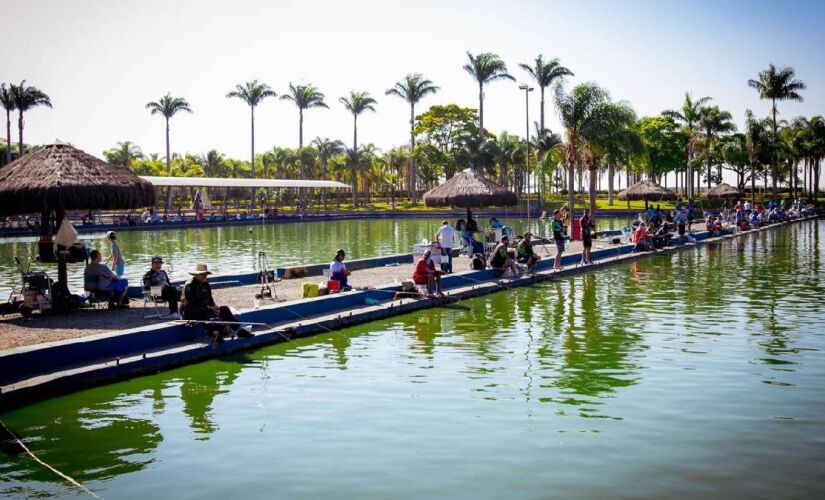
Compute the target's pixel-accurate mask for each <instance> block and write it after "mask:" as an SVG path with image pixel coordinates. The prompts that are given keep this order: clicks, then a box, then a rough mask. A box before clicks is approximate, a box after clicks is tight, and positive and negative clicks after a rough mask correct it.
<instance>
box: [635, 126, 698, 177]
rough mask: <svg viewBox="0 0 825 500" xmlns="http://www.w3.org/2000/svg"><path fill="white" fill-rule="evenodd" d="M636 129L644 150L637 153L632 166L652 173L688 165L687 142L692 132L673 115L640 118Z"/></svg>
mask: <svg viewBox="0 0 825 500" xmlns="http://www.w3.org/2000/svg"><path fill="white" fill-rule="evenodd" d="M635 128H636V131H637V132H638V136H639V139H640V140H641V144H642V152H641V154H637V155H634V156H633V157H632V160H631V163H630V164H631V168H632V169H633V170H634V171H636V172H644V173H647V174H648V175H661V174H665V173H667V172H674V171H677V170H682V169H684V168H685V166H686V165H685V163H686V161H685V151H684V148H685V144H686V143H687V141H688V132H687V131H686V130H684V129H682V128H681V127H679V125H678V124H677V123H676V121H675V120H674V119H673V118H671V117H669V116H650V117H645V118H642V119H641V120H639V122H638V123H637V124H636V127H635Z"/></svg>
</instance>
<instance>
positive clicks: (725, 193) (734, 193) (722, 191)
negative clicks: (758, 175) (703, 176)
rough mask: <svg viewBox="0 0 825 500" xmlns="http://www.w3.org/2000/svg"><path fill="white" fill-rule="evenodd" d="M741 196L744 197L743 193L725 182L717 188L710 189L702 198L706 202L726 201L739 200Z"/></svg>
mask: <svg viewBox="0 0 825 500" xmlns="http://www.w3.org/2000/svg"><path fill="white" fill-rule="evenodd" d="M740 196H742V192H741V191H739V190H738V189H736V188H735V187H733V186H731V185H730V184H726V183H724V182H723V183H722V184H719V185H718V186H716V187H713V188H711V189H708V190H707V191H705V192H704V193H703V194H702V197H703V198H705V199H706V200H726V199H730V198H738V197H740Z"/></svg>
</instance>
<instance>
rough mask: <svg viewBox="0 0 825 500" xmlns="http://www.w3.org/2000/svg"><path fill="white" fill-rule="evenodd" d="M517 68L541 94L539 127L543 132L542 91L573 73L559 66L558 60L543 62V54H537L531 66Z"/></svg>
mask: <svg viewBox="0 0 825 500" xmlns="http://www.w3.org/2000/svg"><path fill="white" fill-rule="evenodd" d="M519 67H521V69H523V70H524V71H526V72H527V74H529V75H530V76H531V77H532V78H533V80H535V81H536V85H538V87H539V91H540V92H541V118H540V119H539V127H540V129H541V130H544V129H545V128H544V90H545V89H546V88H547V87H549V86H550V85H552V84H553V82H555V81H557V80H562V79H563V78H564V77H565V76H573V72H572V71H570V70H569V69H567V68H565V67H564V66H562V65H561V62H560V61H559V59H558V58H554V59H551V60H550V61H548V62H545V61H544V54H539V55H538V57H536V60H535V61H534V62H533V65H532V66H531V65H529V64H523V63H522V64H519Z"/></svg>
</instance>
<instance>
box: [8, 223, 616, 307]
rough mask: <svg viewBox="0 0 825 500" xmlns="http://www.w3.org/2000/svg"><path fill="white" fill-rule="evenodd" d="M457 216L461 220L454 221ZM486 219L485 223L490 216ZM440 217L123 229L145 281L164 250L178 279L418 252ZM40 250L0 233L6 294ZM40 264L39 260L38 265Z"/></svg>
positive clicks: (137, 276)
mask: <svg viewBox="0 0 825 500" xmlns="http://www.w3.org/2000/svg"><path fill="white" fill-rule="evenodd" d="M502 221H503V222H504V224H506V225H509V226H510V227H512V228H513V229H514V230H515V231H519V232H523V231H524V230H525V227H526V220H524V221H522V220H516V219H502ZM452 222H455V221H452ZM479 222H480V223H484V224H486V222H487V219H482V220H481V221H479ZM440 223H441V219H395V220H392V219H355V220H343V221H325V222H307V223H287V224H267V225H254V226H234V227H233V226H226V227H211V228H197V229H195V228H191V229H169V230H159V231H131V232H130V231H124V232H121V233H120V234H119V235H118V240H119V242H120V247H121V250H122V251H123V254H124V257H125V259H126V278H128V279H129V281H130V283H134V284H137V283H139V282H140V280H141V278H142V276H143V273H145V272H146V271H147V270H148V266H149V264H148V263H149V261H150V260H151V258H152V256H153V255H162V256H163V257H164V260H165V262H167V265H166V268H167V271H171V274H170V275H171V277H172V279H173V280H176V279H178V280H183V279H186V278H188V275H187V274H186V271H187V270H188V269H191V268H192V267H193V266H194V264H195V263H197V262H206V263H207V264H209V266H210V269H212V271H214V272H216V273H218V274H220V273H223V274H239V273H252V272H255V271H257V260H258V252H259V251H263V252H266V255H267V261H268V263H269V266H270V267H271V268H274V267H282V266H285V265H295V264H314V263H319V262H327V261H331V260H332V256H333V255H335V251H336V250H337V249H339V248H344V249H346V250H347V258H350V259H358V258H361V257H377V256H380V255H390V254H397V253H408V252H411V251H412V246H413V244H415V243H419V242H421V240H422V239H424V238H429V239H433V238H434V237H435V232H436V231H437V230H438V227H439V224H440ZM598 223H599V227H600V228H602V229H613V228H619V227H622V226H624V225H625V224H626V223H627V220H626V219H623V218H619V219H615V218H603V219H600V220H599V221H598ZM530 226H531V228H532V231H533V232H535V233H536V234H543V235H548V234H550V233H551V229H550V223H549V221H539V220H536V219H533V220H531V225H530ZM80 239H81V240H84V241H86V245H87V246H88V247H90V248H97V249H99V250H101V253H102V254H103V258H104V259H105V258H106V257H108V255H109V252H110V250H109V245H108V243H107V242H106V234H105V233H98V234H82V235H81V236H80ZM36 253H37V244H36V239H35V238H31V237H29V238H15V239H0V300H4V299H5V298H7V297H8V294H9V293H10V292H11V287H12V286H17V285H19V282H20V273H19V272H18V270H17V267H16V265H15V262H14V258H15V257H19V258H20V259H21V261H23V262H26V261H27V260H28V259H29V258H30V256H31V255H35V254H36ZM35 267H36V266H35ZM45 269H46V270H48V271H51V274H52V279H57V267H56V265H51V266H46V268H45ZM69 280H70V283H71V286H72V287H74V288H78V289H82V287H83V264H70V265H69Z"/></svg>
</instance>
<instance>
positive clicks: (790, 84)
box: [748, 64, 805, 195]
mask: <svg viewBox="0 0 825 500" xmlns="http://www.w3.org/2000/svg"><path fill="white" fill-rule="evenodd" d="M748 86H749V87H751V88H753V89H755V90H756V91H757V92H759V98H760V99H770V101H771V117H772V125H773V142H774V144H776V143H777V141H778V130H777V122H776V113H777V109H776V101H800V102H801V101H802V100H803V99H802V96H801V95H800V94H799V92H800V91H801V90H805V83H804V82H803V81H802V80H799V79H797V78H796V74H795V73H794V70H793V69H792V68H787V67H786V68H780V69H777V68H776V67H775V66H774V65H773V64H770V65H768V69H766V70H764V71H760V72H759V76H758V77H757V79H756V80H748ZM777 175H778V173H777V158H776V152H775V151H774V155H773V158H772V159H771V177H772V180H771V182H772V191H773V194H774V195H776V188H777V186H776V178H777Z"/></svg>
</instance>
